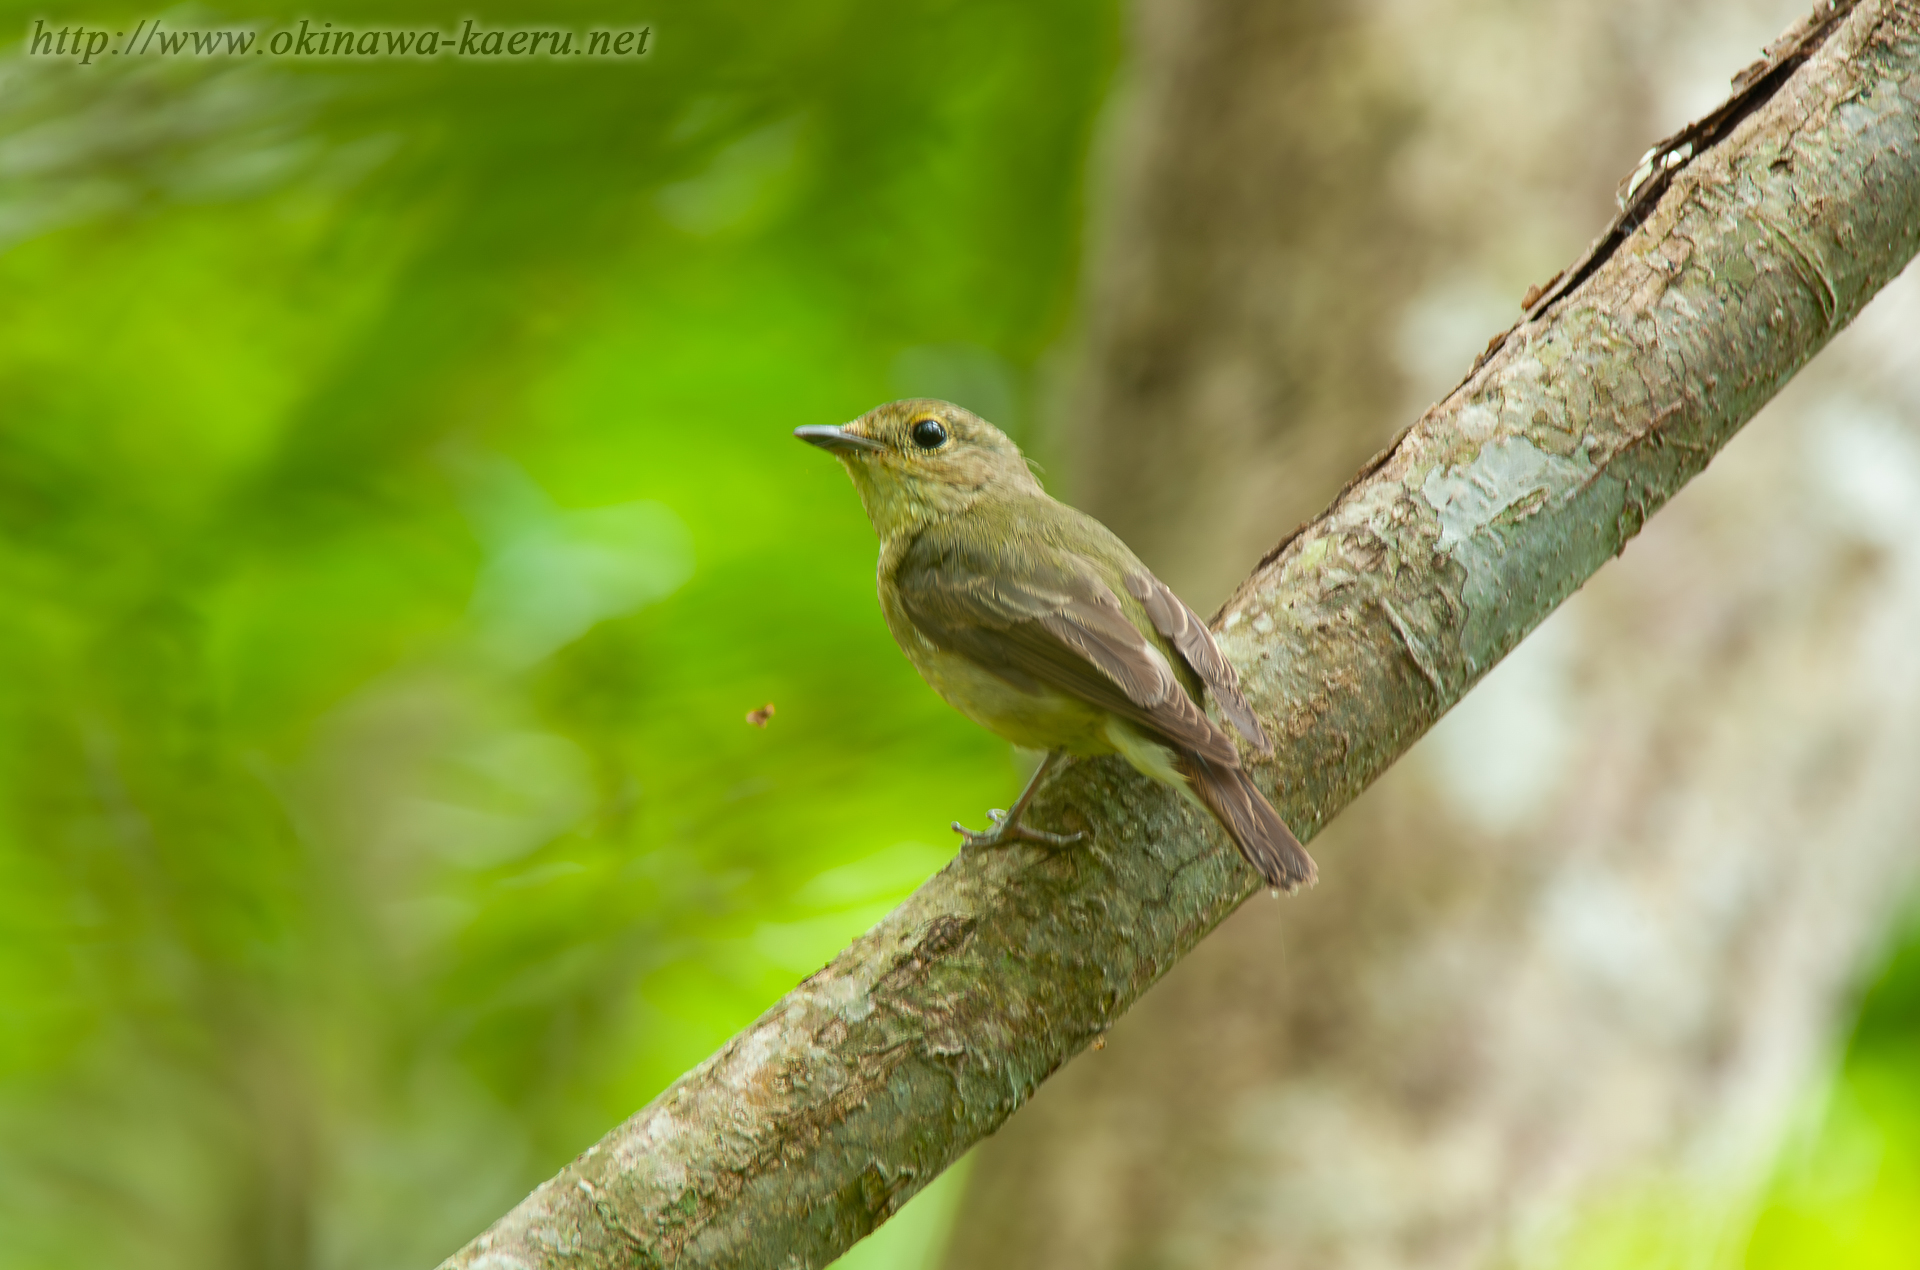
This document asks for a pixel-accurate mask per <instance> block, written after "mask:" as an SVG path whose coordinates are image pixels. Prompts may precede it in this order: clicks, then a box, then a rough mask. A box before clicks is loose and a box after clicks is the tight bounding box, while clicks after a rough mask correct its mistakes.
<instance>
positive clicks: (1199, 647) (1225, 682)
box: [1126, 572, 1273, 754]
mask: <svg viewBox="0 0 1920 1270" xmlns="http://www.w3.org/2000/svg"><path fill="white" fill-rule="evenodd" d="M1126 587H1127V590H1128V592H1130V593H1131V594H1132V596H1133V598H1134V599H1136V600H1138V601H1140V604H1141V606H1142V607H1143V608H1145V609H1146V610H1147V617H1148V618H1149V619H1151V620H1152V622H1153V629H1155V630H1156V631H1159V632H1160V633H1161V634H1162V635H1164V636H1166V637H1167V638H1168V639H1169V640H1172V641H1173V646H1174V647H1175V648H1177V649H1179V650H1180V655H1181V656H1182V657H1184V658H1186V659H1187V665H1189V666H1191V667H1193V673H1194V674H1196V675H1198V676H1200V682H1202V683H1204V684H1206V685H1207V691H1208V692H1211V693H1212V694H1213V699H1214V700H1215V701H1218V702H1219V703H1220V713H1222V714H1224V715H1226V716H1227V718H1228V719H1230V720H1232V721H1233V726H1234V727H1236V728H1238V729H1240V735H1241V736H1244V737H1246V738H1247V740H1249V741H1251V742H1253V745H1254V748H1255V749H1257V750H1259V751H1260V752H1261V753H1262V754H1271V753H1273V742H1272V741H1269V740H1268V739H1267V731H1266V729H1265V728H1263V727H1261V726H1260V718H1259V716H1258V715H1256V714H1254V712H1253V707H1252V706H1250V705H1248V704H1247V699H1246V698H1245V697H1243V696H1241V695H1240V677H1239V676H1238V675H1236V674H1234V673H1233V667H1232V665H1230V664H1229V663H1228V661H1227V659H1226V658H1225V657H1222V656H1221V655H1220V646H1219V645H1218V644H1215V643H1214V642H1213V633H1212V632H1211V631H1209V630H1208V629H1207V624H1206V623H1205V622H1203V621H1201V620H1200V615H1199V614H1197V613H1195V612H1194V611H1193V610H1192V609H1190V608H1188V607H1187V606H1186V605H1185V604H1184V603H1183V602H1182V601H1181V599H1180V597H1179V596H1177V595H1175V594H1174V593H1173V592H1172V591H1169V590H1168V589H1167V584H1166V583H1164V582H1162V581H1161V580H1160V579H1158V578H1156V577H1154V576H1153V575H1152V574H1151V573H1146V572H1140V573H1130V574H1128V575H1127V578H1126Z"/></svg>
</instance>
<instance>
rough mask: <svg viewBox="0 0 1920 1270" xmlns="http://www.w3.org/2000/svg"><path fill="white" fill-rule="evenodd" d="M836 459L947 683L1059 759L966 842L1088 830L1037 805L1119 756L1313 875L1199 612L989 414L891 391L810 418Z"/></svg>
mask: <svg viewBox="0 0 1920 1270" xmlns="http://www.w3.org/2000/svg"><path fill="white" fill-rule="evenodd" d="M794 435H795V436H796V437H798V438H799V439H800V440H802V441H805V442H807V443H809V444H811V445H815V446H818V447H820V448H821V449H823V450H826V451H828V452H830V453H832V454H833V455H834V456H835V457H837V458H838V459H839V460H840V462H841V464H842V465H843V466H844V467H845V468H846V470H847V474H848V475H849V476H850V477H852V479H853V484H854V488H855V489H856V490H857V491H858V492H859V495H860V501H861V505H862V506H863V508H864V509H865V511H866V514H867V518H868V520H870V521H871V522H872V523H873V528H874V532H875V533H876V534H877V535H878V536H879V539H880V562H879V570H878V573H879V591H880V607H881V610H882V612H883V613H884V615H885V617H886V622H887V627H888V629H889V630H890V631H891V632H892V634H893V638H894V640H895V642H897V643H898V644H899V645H900V648H901V650H902V651H903V652H904V653H905V654H906V655H907V659H908V660H909V661H911V662H912V663H913V666H914V668H915V669H916V670H918V671H919V672H920V675H921V677H922V678H924V679H925V680H926V681H927V683H928V684H929V685H931V686H932V688H933V689H934V691H935V692H937V693H939V694H940V696H942V697H943V698H945V699H946V701H947V702H948V704H950V705H952V706H953V707H954V708H955V709H957V710H959V711H960V713H961V714H963V715H966V716H967V717H968V718H969V719H972V720H973V721H974V722H975V723H978V724H980V725H981V726H982V727H985V728H987V729H988V730H989V731H992V732H995V733H997V734H998V735H999V736H1001V737H1002V738H1004V739H1005V740H1007V741H1010V742H1012V743H1013V744H1014V745H1017V746H1022V747H1025V748H1028V749H1035V750H1042V751H1045V758H1044V759H1043V760H1042V761H1041V763H1040V766H1039V768H1038V769H1037V770H1036V771H1035V772H1034V774H1033V776H1032V777H1031V779H1029V780H1028V782H1027V784H1026V787H1025V788H1024V789H1023V790H1022V791H1021V793H1020V796H1019V798H1018V800H1017V801H1015V803H1014V804H1013V806H1012V808H1011V809H1010V810H1008V811H1005V812H1002V811H992V812H989V813H988V818H989V820H990V821H991V822H992V825H991V827H990V828H988V829H986V830H984V831H981V832H975V831H973V830H970V829H967V828H966V827H965V826H963V825H961V824H960V823H959V822H957V821H956V822H955V823H954V825H953V828H954V830H955V831H956V832H957V833H959V834H960V835H961V838H962V847H963V850H971V849H979V848H986V847H996V846H1000V845H1002V844H1005V843H1010V842H1015V841H1028V842H1035V843H1041V844H1045V845H1048V846H1054V847H1061V846H1066V845H1069V844H1071V843H1073V842H1075V841H1077V840H1079V838H1080V837H1081V836H1082V835H1080V834H1077V833H1076V834H1062V833H1052V832H1048V831H1046V830H1043V829H1038V828H1034V827H1032V826H1030V825H1027V824H1025V823H1024V821H1023V817H1024V815H1025V813H1026V811H1027V808H1028V805H1029V804H1030V803H1031V802H1032V800H1033V795H1034V792H1035V791H1036V790H1037V789H1039V788H1040V785H1041V783H1042V782H1043V781H1044V780H1045V779H1046V778H1047V775H1048V773H1049V772H1050V771H1051V770H1052V769H1053V768H1054V767H1055V765H1056V764H1057V763H1058V762H1059V761H1060V760H1061V759H1062V758H1063V757H1064V756H1066V755H1077V756H1083V757H1090V756H1096V755H1102V754H1119V755H1121V756H1122V757H1123V758H1125V759H1126V761H1127V762H1128V763H1130V764H1132V765H1133V767H1134V768H1136V769H1137V770H1139V771H1140V772H1142V773H1143V774H1145V775H1146V776H1149V777H1151V778H1153V779H1154V780H1156V781H1159V782H1161V783H1163V784H1165V785H1169V786H1171V787H1173V788H1174V789H1176V790H1178V791H1179V792H1180V793H1181V794H1182V795H1183V796H1184V797H1185V798H1187V799H1188V800H1189V801H1190V802H1192V803H1194V804H1196V805H1198V806H1199V807H1201V808H1202V809H1204V810H1205V811H1207V812H1208V813H1210V814H1211V815H1212V816H1213V818H1214V819H1215V820H1217V821H1218V822H1219V823H1220V825H1221V826H1222V827H1223V828H1224V829H1225V830H1226V832H1227V835H1228V836H1229V837H1230V838H1232V839H1233V842H1234V845H1235V846H1236V847H1238V848H1239V849H1240V854H1241V855H1242V856H1244V857H1245V858H1246V860H1247V862H1248V863H1249V864H1251V865H1252V866H1253V867H1254V869H1256V870H1257V871H1258V872H1259V873H1260V875H1261V877H1262V878H1264V879H1265V881H1266V883H1267V885H1268V886H1270V887H1272V888H1274V889H1276V890H1285V891H1289V892H1291V891H1295V890H1297V889H1299V888H1300V887H1302V886H1307V885H1311V884H1312V883H1313V880H1314V875H1315V870H1314V864H1313V860H1312V859H1311V858H1310V857H1309V856H1308V855H1307V853H1306V851H1305V850H1304V849H1303V848H1302V847H1301V845H1300V843H1299V840H1298V839H1296V838H1295V837H1294V835H1293V832H1292V830H1290V829H1288V827H1287V824H1286V822H1285V821H1284V820H1282V819H1281V818H1280V815H1279V813H1278V812H1276V811H1275V810H1274V809H1273V806H1272V804H1270V803H1269V802H1268V801H1267V800H1266V798H1265V796H1264V795H1262V794H1261V792H1260V790H1259V789H1258V788H1257V787H1256V786H1255V785H1254V783H1253V780H1252V778H1251V777H1250V776H1249V775H1248V774H1247V772H1246V770H1245V768H1243V767H1242V766H1241V763H1240V755H1239V751H1238V749H1237V748H1236V746H1235V744H1234V741H1233V738H1232V736H1231V735H1229V734H1228V732H1227V731H1226V730H1225V728H1223V727H1222V726H1221V725H1220V724H1219V723H1216V722H1215V721H1214V720H1213V719H1211V718H1210V717H1208V715H1207V712H1206V710H1205V708H1204V707H1203V705H1202V702H1203V700H1204V699H1205V696H1206V695H1209V694H1210V695H1211V696H1212V698H1213V701H1214V702H1215V704H1217V705H1218V706H1219V710H1220V714H1221V715H1222V716H1223V717H1224V718H1225V719H1226V720H1227V722H1228V723H1230V724H1231V725H1232V726H1233V728H1234V729H1235V730H1236V731H1237V732H1239V734H1240V735H1241V736H1242V737H1244V738H1245V739H1246V741H1247V742H1248V743H1249V744H1251V745H1252V746H1253V748H1254V750H1255V751H1257V752H1258V753H1260V754H1262V755H1270V754H1272V753H1273V743H1272V741H1270V740H1269V739H1268V737H1267V733H1266V730H1265V728H1263V727H1262V726H1261V723H1260V719H1259V717H1258V716H1257V715H1256V714H1255V713H1254V711H1253V708H1252V707H1251V706H1250V705H1249V704H1248V703H1247V699H1246V697H1245V696H1244V695H1243V694H1242V693H1241V691H1240V685H1239V680H1238V677H1237V676H1236V675H1235V674H1234V670H1233V667H1232V665H1230V664H1229V663H1228V662H1227V659H1226V658H1225V657H1224V656H1222V655H1221V653H1220V649H1219V647H1218V646H1217V645H1216V644H1215V643H1214V641H1213V636H1212V634H1211V633H1210V632H1209V631H1208V630H1207V625H1206V623H1205V622H1203V621H1201V620H1200V618H1199V617H1198V615H1196V614H1195V613H1194V611H1193V610H1192V609H1190V608H1188V607H1187V606H1186V604H1184V603H1182V602H1181V600H1180V598H1179V597H1178V596H1176V595H1175V594H1174V593H1173V592H1172V591H1171V590H1169V589H1168V588H1167V586H1166V584H1164V583H1163V582H1161V581H1160V580H1159V579H1158V578H1156V577H1154V575H1153V573H1152V571H1151V570H1149V569H1148V568H1147V567H1146V565H1144V564H1142V563H1141V562H1140V559H1139V557H1137V556H1135V555H1134V553H1133V552H1132V551H1131V550H1130V549H1129V548H1128V547H1127V545H1126V544H1125V543H1124V542H1122V541H1121V540H1120V538H1119V537H1118V536H1117V535H1115V534H1114V533H1113V531H1112V530H1110V529H1108V528H1107V527H1106V526H1105V525H1103V524H1101V523H1100V522H1099V521H1097V520H1095V519H1094V518H1093V517H1091V516H1089V515H1087V514H1086V513H1085V512H1082V511H1079V510H1077V509H1076V508H1073V507H1070V506H1068V505H1067V504H1065V503H1062V502H1060V501H1058V500H1057V499H1055V498H1053V497H1052V496H1050V495H1049V494H1048V493H1047V492H1046V490H1045V489H1044V488H1042V487H1041V484H1040V482H1039V480H1038V479H1037V478H1036V477H1035V476H1034V474H1033V470H1032V468H1031V467H1030V466H1029V464H1028V463H1027V460H1026V457H1025V456H1024V455H1023V454H1021V452H1020V449H1019V447H1018V446H1016V445H1015V444H1014V443H1013V441H1012V440H1011V439H1010V438H1009V437H1008V436H1007V435H1006V434H1005V433H1004V432H1002V431H1000V429H998V428H996V427H994V426H993V425H992V424H990V423H988V422H987V421H986V420H985V419H982V418H980V417H979V416H978V415H976V414H974V413H973V412H972V411H969V410H967V409H964V408H963V407H960V406H957V405H954V404H953V403H952V402H947V401H939V400H935V399H933V398H924V397H922V398H909V399H907V400H903V401H894V402H889V403H887V404H886V405H883V406H878V407H876V408H875V409H873V410H870V411H868V412H867V413H866V414H864V415H861V416H860V417H859V418H858V419H855V420H854V421H853V422H851V423H846V424H841V425H837V426H836V425H809V426H806V427H800V428H796V429H794Z"/></svg>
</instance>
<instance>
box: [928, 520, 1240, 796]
mask: <svg viewBox="0 0 1920 1270" xmlns="http://www.w3.org/2000/svg"><path fill="white" fill-rule="evenodd" d="M1002 548H1003V549H1002V550H1001V551H1000V552H999V553H996V554H995V555H994V556H992V557H989V556H988V555H987V554H986V553H985V552H984V551H981V550H979V549H977V548H972V547H970V546H969V545H968V544H966V543H964V542H960V541H956V540H954V539H952V538H950V537H947V538H939V539H936V538H934V537H933V536H932V535H923V536H922V538H921V540H920V541H919V542H917V543H915V545H914V547H913V548H912V549H910V550H909V551H908V553H907V555H906V558H905V559H903V560H902V562H901V564H900V567H899V569H898V570H897V571H896V572H895V574H894V586H895V588H896V589H897V592H898V594H899V597H900V603H901V606H902V607H903V608H904V609H905V611H906V615H907V617H908V619H909V620H911V621H912V622H913V624H914V626H915V627H917V628H918V629H919V630H920V632H921V633H922V634H923V635H925V636H926V637H927V638H928V639H930V640H932V641H933V642H934V644H936V645H938V646H939V647H941V648H944V649H947V650H949V651H952V652H956V653H959V654H961V655H962V656H964V657H966V658H968V659H970V660H971V661H973V662H975V663H976V664H978V665H979V666H981V667H982V668H983V669H985V670H988V671H990V672H992V673H993V674H996V675H998V676H1000V677H1001V678H1002V679H1005V680H1007V681H1008V682H1009V683H1012V684H1014V685H1015V686H1017V687H1020V688H1025V689H1028V690H1029V691H1033V690H1038V689H1040V688H1052V689H1055V690H1056V691H1060V692H1065V693H1067V694H1069V695H1071V696H1074V697H1078V698H1080V699H1081V700H1082V701H1086V702H1088V703H1089V704H1092V705H1096V706H1099V707H1100V708H1101V709H1104V710H1108V711H1111V712H1112V713H1114V714H1116V715H1119V716H1120V717H1121V718H1123V719H1126V720H1128V721H1129V722H1131V723H1134V724H1136V725H1138V726H1140V727H1141V728H1143V729H1144V730H1145V731H1147V732H1150V733H1156V734H1158V735H1160V736H1162V737H1165V738H1166V739H1167V740H1169V741H1171V742H1173V743H1174V744H1176V745H1178V746H1179V747H1181V748H1182V749H1185V750H1188V751H1191V752H1193V753H1196V754H1199V755H1201V756H1203V757H1205V758H1207V759H1209V760H1211V761H1212V762H1215V763H1237V762H1238V755H1237V754H1235V752H1234V748H1233V742H1232V741H1231V740H1230V739H1229V738H1228V736H1227V734H1226V733H1225V732H1222V731H1221V730H1220V729H1219V727H1217V726H1216V725H1215V724H1214V722H1213V720H1211V719H1209V718H1207V715H1206V712H1205V711H1204V710H1202V709H1201V708H1200V707H1199V705H1198V704H1196V703H1195V702H1194V700H1193V698H1192V697H1190V696H1188V695H1187V691H1186V689H1185V688H1184V687H1182V686H1181V683H1180V680H1179V677H1178V676H1177V675H1175V674H1174V671H1173V667H1172V665H1171V664H1170V663H1169V662H1168V661H1167V658H1166V655H1165V654H1164V653H1162V652H1161V651H1160V649H1159V648H1158V647H1156V646H1155V644H1154V642H1153V641H1152V640H1150V639H1149V638H1148V637H1147V636H1146V634H1145V633H1144V632H1142V631H1141V630H1139V629H1138V628H1137V627H1135V626H1134V624H1133V623H1132V622H1130V621H1129V620H1127V615H1126V612H1125V611H1124V610H1123V609H1122V608H1121V607H1120V600H1119V598H1118V597H1117V596H1115V595H1114V593H1113V591H1112V590H1111V589H1110V588H1109V587H1108V586H1107V584H1106V583H1105V582H1103V581H1101V579H1100V576H1099V574H1098V572H1096V570H1095V569H1094V567H1093V565H1092V564H1091V563H1090V562H1088V561H1086V560H1084V559H1081V558H1080V557H1078V556H1075V555H1073V554H1072V553H1070V552H1067V551H1064V550H1054V551H1050V552H1048V553H1046V555H1045V557H1044V558H1041V557H1039V556H1038V555H1036V554H1034V553H1027V552H1019V551H1008V550H1005V549H1004V544H1002Z"/></svg>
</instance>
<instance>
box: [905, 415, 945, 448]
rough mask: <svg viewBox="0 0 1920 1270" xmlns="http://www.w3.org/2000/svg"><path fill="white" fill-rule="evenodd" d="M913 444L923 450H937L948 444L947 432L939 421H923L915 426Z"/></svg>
mask: <svg viewBox="0 0 1920 1270" xmlns="http://www.w3.org/2000/svg"><path fill="white" fill-rule="evenodd" d="M911 435H912V437H913V443H914V444H915V445H917V446H919V447H920V448H921V449H923V450H937V449H939V448H940V447H941V446H943V445H945V444H946V443H947V430H946V429H945V428H943V427H942V426H940V421H939V420H938V419H922V420H921V421H920V422H918V423H916V424H914V425H913V432H912V434H911Z"/></svg>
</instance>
